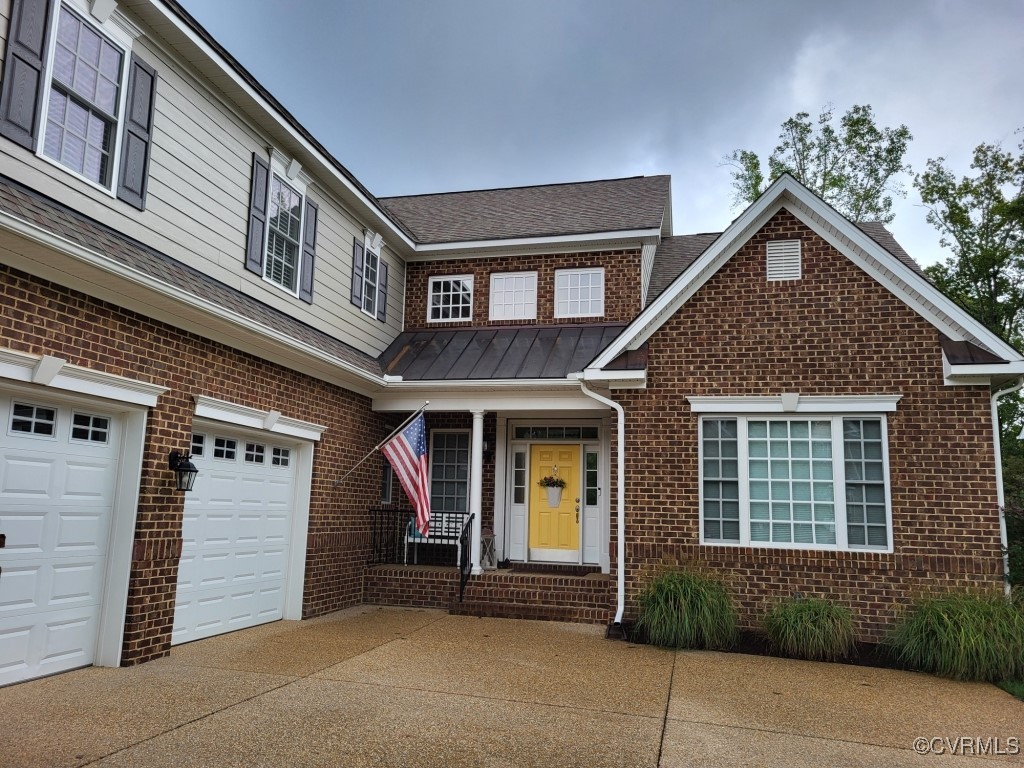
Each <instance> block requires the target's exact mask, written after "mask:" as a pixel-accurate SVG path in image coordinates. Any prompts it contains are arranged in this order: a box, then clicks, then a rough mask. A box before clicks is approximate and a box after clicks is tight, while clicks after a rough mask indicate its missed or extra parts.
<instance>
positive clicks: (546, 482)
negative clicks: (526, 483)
mask: <svg viewBox="0 0 1024 768" xmlns="http://www.w3.org/2000/svg"><path fill="white" fill-rule="evenodd" d="M537 485H539V486H540V487H541V488H543V489H544V490H545V491H547V494H548V506H549V507H557V506H558V505H559V504H561V503H562V489H563V488H565V480H563V479H562V478H560V477H558V476H557V475H548V476H547V477H542V478H541V479H540V481H539V482H538V483H537Z"/></svg>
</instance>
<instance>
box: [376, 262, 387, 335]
mask: <svg viewBox="0 0 1024 768" xmlns="http://www.w3.org/2000/svg"><path fill="white" fill-rule="evenodd" d="M377 265H378V266H377V270H378V271H377V319H378V320H381V321H384V320H387V319H388V265H387V264H385V263H384V259H383V258H381V259H379V260H378V261H377Z"/></svg>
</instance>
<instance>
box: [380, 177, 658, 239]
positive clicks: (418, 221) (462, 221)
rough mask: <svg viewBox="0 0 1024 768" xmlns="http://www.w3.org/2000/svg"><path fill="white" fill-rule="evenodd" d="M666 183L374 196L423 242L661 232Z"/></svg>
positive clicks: (649, 180) (648, 180) (647, 180)
mask: <svg viewBox="0 0 1024 768" xmlns="http://www.w3.org/2000/svg"><path fill="white" fill-rule="evenodd" d="M670 182H671V177H669V176H633V177H630V178H624V179H606V180H602V181H584V182H575V183H569V184H547V185H541V186H533V187H512V188H506V189H483V190H475V191H469V192H446V193H440V194H432V195H409V196H406V197H382V198H379V199H378V202H380V204H381V205H383V206H384V207H385V208H386V209H387V210H388V211H389V212H390V213H391V214H392V215H393V216H394V217H395V218H397V219H399V220H400V221H402V223H403V224H405V226H406V227H407V228H408V229H409V230H410V231H411V232H412V233H413V236H414V239H415V240H416V241H417V242H418V243H424V244H432V243H434V244H436V243H453V242H467V241H475V240H505V239H510V238H517V237H551V236H557V235H579V234H588V233H592V232H620V231H628V230H636V229H659V230H660V229H661V227H662V223H663V221H664V218H665V215H666V213H665V211H666V206H667V205H668V201H669V198H670V190H669V186H670Z"/></svg>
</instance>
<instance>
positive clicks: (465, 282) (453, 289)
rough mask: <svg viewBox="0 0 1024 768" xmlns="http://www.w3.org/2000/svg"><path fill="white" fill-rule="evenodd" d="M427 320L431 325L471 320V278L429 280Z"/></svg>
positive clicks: (453, 276)
mask: <svg viewBox="0 0 1024 768" xmlns="http://www.w3.org/2000/svg"><path fill="white" fill-rule="evenodd" d="M429 292H430V298H429V299H428V303H427V320H428V321H430V322H433V323H437V322H447V321H459V320H472V319H473V276H472V275H446V276H443V277H432V278H430V287H429Z"/></svg>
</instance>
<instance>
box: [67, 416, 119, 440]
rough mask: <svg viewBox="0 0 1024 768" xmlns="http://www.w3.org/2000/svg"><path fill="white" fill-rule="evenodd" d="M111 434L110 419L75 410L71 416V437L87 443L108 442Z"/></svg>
mask: <svg viewBox="0 0 1024 768" xmlns="http://www.w3.org/2000/svg"><path fill="white" fill-rule="evenodd" d="M109 435H110V419H109V418H107V417H106V416H94V415H93V414H91V413H79V412H77V411H76V412H74V413H73V414H72V416H71V439H72V440H80V441H82V442H86V443H104V444H105V443H106V442H107V440H108V438H109Z"/></svg>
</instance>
